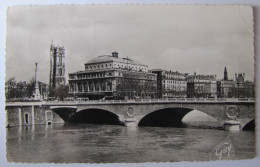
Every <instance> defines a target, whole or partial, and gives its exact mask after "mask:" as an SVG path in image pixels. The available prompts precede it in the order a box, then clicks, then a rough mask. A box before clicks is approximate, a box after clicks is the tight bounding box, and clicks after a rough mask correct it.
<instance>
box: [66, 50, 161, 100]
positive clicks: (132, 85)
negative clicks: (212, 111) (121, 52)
mask: <svg viewBox="0 0 260 167" xmlns="http://www.w3.org/2000/svg"><path fill="white" fill-rule="evenodd" d="M156 91H157V87H156V74H153V73H149V72H148V66H147V65H145V64H143V63H140V62H137V61H134V60H132V59H129V58H119V56H118V53H117V52H113V53H112V55H102V56H98V57H96V58H94V59H92V60H90V61H88V62H87V63H85V70H84V71H78V72H74V73H70V74H69V93H70V95H73V96H75V97H88V98H89V99H102V98H104V97H112V98H113V99H134V98H156Z"/></svg>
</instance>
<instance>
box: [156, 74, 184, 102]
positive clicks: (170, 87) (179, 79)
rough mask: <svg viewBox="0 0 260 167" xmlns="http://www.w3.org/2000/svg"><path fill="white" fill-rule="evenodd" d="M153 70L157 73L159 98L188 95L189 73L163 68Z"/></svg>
mask: <svg viewBox="0 0 260 167" xmlns="http://www.w3.org/2000/svg"><path fill="white" fill-rule="evenodd" d="M151 72H152V73H154V74H157V96H158V98H171V97H186V92H187V81H186V76H187V74H182V73H179V72H178V71H176V72H175V71H166V70H162V69H153V70H151Z"/></svg>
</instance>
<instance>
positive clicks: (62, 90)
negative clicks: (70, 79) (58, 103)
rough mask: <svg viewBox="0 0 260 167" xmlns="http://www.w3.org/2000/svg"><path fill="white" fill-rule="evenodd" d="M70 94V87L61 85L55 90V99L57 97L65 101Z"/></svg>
mask: <svg viewBox="0 0 260 167" xmlns="http://www.w3.org/2000/svg"><path fill="white" fill-rule="evenodd" d="M68 94H69V86H68V85H59V86H58V87H57V88H55V90H54V97H56V98H57V99H58V100H64V99H65V98H66V97H68Z"/></svg>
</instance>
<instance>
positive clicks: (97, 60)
mask: <svg viewBox="0 0 260 167" xmlns="http://www.w3.org/2000/svg"><path fill="white" fill-rule="evenodd" d="M109 62H118V63H124V64H132V65H140V66H146V67H148V66H147V65H145V64H143V63H141V62H138V61H135V60H132V59H129V58H119V57H114V56H110V55H103V56H98V57H96V58H93V59H91V60H89V61H88V62H87V63H85V64H100V63H109Z"/></svg>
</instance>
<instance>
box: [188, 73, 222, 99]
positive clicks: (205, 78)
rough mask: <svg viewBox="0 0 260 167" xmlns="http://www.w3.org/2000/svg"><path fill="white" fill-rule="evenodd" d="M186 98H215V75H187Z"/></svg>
mask: <svg viewBox="0 0 260 167" xmlns="http://www.w3.org/2000/svg"><path fill="white" fill-rule="evenodd" d="M187 96H188V97H189V98H193V97H196V98H198V97H203V98H208V97H217V82H216V75H197V74H196V73H194V75H189V76H188V77H187Z"/></svg>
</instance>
